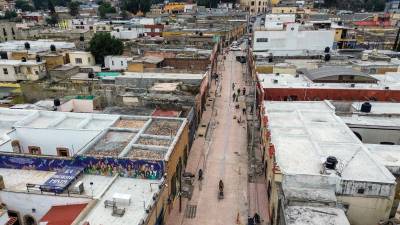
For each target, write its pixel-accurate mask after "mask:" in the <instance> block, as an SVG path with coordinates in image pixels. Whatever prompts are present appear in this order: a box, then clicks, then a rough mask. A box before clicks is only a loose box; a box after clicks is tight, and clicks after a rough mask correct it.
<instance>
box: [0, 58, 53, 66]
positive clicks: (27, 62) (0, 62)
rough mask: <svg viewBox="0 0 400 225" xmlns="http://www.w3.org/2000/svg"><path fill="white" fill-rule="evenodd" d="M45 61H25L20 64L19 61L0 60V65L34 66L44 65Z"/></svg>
mask: <svg viewBox="0 0 400 225" xmlns="http://www.w3.org/2000/svg"><path fill="white" fill-rule="evenodd" d="M45 62H46V61H45V60H43V61H40V62H38V61H36V60H27V61H26V62H22V61H21V60H12V59H0V65H5V66H35V65H40V64H44V63H45Z"/></svg>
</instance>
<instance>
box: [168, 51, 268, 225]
mask: <svg viewBox="0 0 400 225" xmlns="http://www.w3.org/2000/svg"><path fill="white" fill-rule="evenodd" d="M237 54H241V53H240V52H232V51H231V52H229V53H227V55H225V59H223V58H222V56H221V61H220V66H219V71H218V72H219V74H220V79H219V80H220V83H218V84H216V83H215V82H214V81H213V82H212V87H211V90H210V93H211V94H210V96H211V98H213V96H214V95H215V96H217V97H215V102H214V107H213V108H212V107H207V110H206V111H205V113H204V114H203V118H202V122H201V124H204V123H205V124H207V123H208V121H209V123H208V126H210V127H209V129H208V134H207V136H206V137H197V138H196V140H195V142H194V144H193V147H192V149H191V152H190V156H189V160H188V165H187V168H186V171H187V172H191V173H193V174H196V181H195V185H194V192H193V196H192V198H191V199H190V200H187V199H184V201H183V204H182V208H181V212H179V209H178V208H179V207H178V206H176V207H174V209H173V210H172V212H171V215H170V217H169V220H168V222H167V224H168V225H178V224H179V225H181V224H184V225H197V224H199V225H205V224H207V225H223V224H246V223H247V217H248V215H253V214H254V213H255V212H258V213H260V211H259V208H260V205H261V206H262V207H261V208H266V207H267V205H266V197H265V198H262V197H261V199H262V200H263V199H264V200H263V201H261V202H260V201H259V200H258V198H260V196H259V195H266V192H264V193H260V191H262V190H264V191H265V189H263V188H262V187H263V185H264V184H265V183H261V184H257V182H256V183H251V184H249V182H248V180H249V179H248V168H249V160H248V150H247V149H248V140H247V133H248V132H247V129H248V128H247V115H246V114H248V113H249V111H250V109H249V108H246V104H245V98H244V97H242V96H243V87H246V89H247V90H249V88H251V87H250V86H245V85H246V84H245V79H244V73H243V70H244V69H243V68H245V66H244V65H245V64H241V63H239V62H237V61H236V59H235V58H236V55H237ZM232 83H235V87H234V89H233V87H232V86H233V85H232ZM238 88H240V94H239V98H238V102H236V101H234V99H233V93H236V95H237V93H238V91H237V90H238ZM216 90H217V93H216V94H214V93H215V91H216ZM235 106H239V107H235ZM243 108H245V109H246V110H243ZM249 118H251V117H249ZM239 121H240V122H239ZM199 169H202V170H203V171H204V180H203V181H202V182H201V184H199V183H198V180H197V173H198V170H199ZM220 180H222V181H223V183H224V198H223V199H218V182H219V181H220ZM260 187H261V188H260ZM249 199H250V200H251V201H250V202H249ZM263 204H264V205H263ZM262 214H265V213H262V212H261V215H262ZM262 216H263V215H262ZM262 219H263V220H265V217H264V218H263V217H262ZM265 221H268V220H265ZM263 224H265V223H263Z"/></svg>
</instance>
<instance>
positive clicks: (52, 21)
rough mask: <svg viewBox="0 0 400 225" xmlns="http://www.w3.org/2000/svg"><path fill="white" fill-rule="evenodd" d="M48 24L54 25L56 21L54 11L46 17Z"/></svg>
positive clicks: (56, 16) (56, 17)
mask: <svg viewBox="0 0 400 225" xmlns="http://www.w3.org/2000/svg"><path fill="white" fill-rule="evenodd" d="M46 22H47V24H48V25H51V26H54V25H56V24H57V23H58V15H57V14H56V13H54V14H51V15H50V17H48V18H46Z"/></svg>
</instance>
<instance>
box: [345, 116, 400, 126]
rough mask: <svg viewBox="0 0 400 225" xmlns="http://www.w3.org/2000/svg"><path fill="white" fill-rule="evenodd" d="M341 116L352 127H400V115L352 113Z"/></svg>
mask: <svg viewBox="0 0 400 225" xmlns="http://www.w3.org/2000/svg"><path fill="white" fill-rule="evenodd" d="M340 118H342V120H343V121H344V122H345V123H346V124H347V125H349V126H351V127H353V126H360V127H400V116H381V115H373V114H371V115H369V114H352V115H341V116H340Z"/></svg>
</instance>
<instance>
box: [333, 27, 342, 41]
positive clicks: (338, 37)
mask: <svg viewBox="0 0 400 225" xmlns="http://www.w3.org/2000/svg"><path fill="white" fill-rule="evenodd" d="M342 33H343V30H342V29H336V31H335V41H341V39H342V38H341V37H342Z"/></svg>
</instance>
